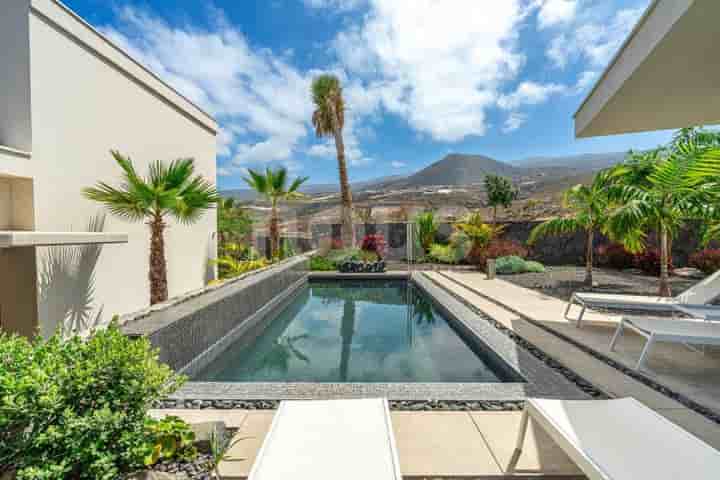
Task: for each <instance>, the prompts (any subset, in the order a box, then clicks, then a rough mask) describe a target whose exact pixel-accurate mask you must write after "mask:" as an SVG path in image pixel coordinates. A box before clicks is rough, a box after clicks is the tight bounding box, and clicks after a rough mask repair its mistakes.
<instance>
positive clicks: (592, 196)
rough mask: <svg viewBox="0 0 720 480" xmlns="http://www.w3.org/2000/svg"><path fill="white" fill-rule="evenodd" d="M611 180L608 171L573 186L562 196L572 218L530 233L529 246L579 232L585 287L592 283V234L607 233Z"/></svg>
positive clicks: (554, 219)
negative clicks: (557, 236)
mask: <svg viewBox="0 0 720 480" xmlns="http://www.w3.org/2000/svg"><path fill="white" fill-rule="evenodd" d="M609 183H610V177H609V174H608V172H607V171H602V172H599V173H598V174H597V175H595V178H594V179H593V182H592V183H591V184H590V185H582V184H579V185H575V186H574V187H572V188H571V189H569V190H567V191H566V192H565V194H564V196H563V204H564V206H565V207H566V208H568V209H570V211H571V212H572V213H571V216H569V217H558V218H553V219H551V220H548V221H546V222H543V223H541V224H540V225H538V226H536V227H535V228H534V229H533V230H532V232H530V238H529V239H528V243H529V244H531V245H532V244H533V243H535V242H536V241H537V240H538V239H539V238H541V237H545V236H548V235H562V234H567V233H574V232H576V231H579V230H582V231H584V232H585V236H586V240H585V242H586V244H585V285H587V286H592V284H593V263H594V261H593V253H594V248H593V244H594V239H595V233H596V232H598V231H606V227H607V221H608V213H609V212H608V209H609V208H610V202H609V199H608V195H607V188H608V185H609Z"/></svg>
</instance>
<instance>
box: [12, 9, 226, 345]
mask: <svg viewBox="0 0 720 480" xmlns="http://www.w3.org/2000/svg"><path fill="white" fill-rule="evenodd" d="M0 13H1V14H0V63H1V64H2V68H0V105H2V108H1V109H0V230H2V231H3V232H0V326H1V327H2V328H3V329H6V330H11V331H16V332H19V333H22V334H26V335H29V334H32V333H33V332H34V331H35V330H36V329H38V328H39V330H40V332H41V333H42V334H44V335H47V334H50V333H52V332H53V331H54V330H55V329H56V328H57V327H59V326H62V327H64V328H66V329H77V330H83V329H87V328H89V327H92V326H93V325H95V324H96V323H102V322H105V321H107V320H109V318H110V317H111V316H112V315H113V314H115V313H118V314H122V313H128V312H132V311H134V310H137V309H140V308H143V307H145V306H147V305H148V303H149V287H148V255H149V253H148V244H149V233H148V229H147V226H146V225H144V224H141V223H126V222H123V221H121V220H118V219H116V218H114V217H111V216H109V215H108V216H107V217H106V218H105V220H104V222H103V218H102V214H103V209H102V208H101V207H100V206H99V205H98V204H96V203H94V202H91V201H89V200H86V199H84V198H83V197H82V195H81V189H82V188H83V187H87V186H92V185H93V184H95V183H96V182H97V181H99V180H103V181H108V182H116V181H117V180H118V179H119V168H118V166H117V165H116V164H115V162H114V161H113V160H112V158H111V157H110V154H109V150H110V149H118V150H120V151H121V152H122V153H124V154H127V155H129V156H130V157H131V158H132V159H133V161H134V162H135V164H136V166H137V167H138V169H139V170H140V171H145V170H146V168H147V166H148V163H149V162H150V161H153V160H157V159H162V160H171V159H174V158H178V157H193V158H195V161H196V165H197V169H198V173H200V174H202V175H203V176H205V177H206V178H208V179H210V180H211V181H213V182H214V181H215V168H216V167H215V151H216V139H215V136H216V133H217V124H216V122H215V121H214V120H213V118H212V117H210V116H209V115H208V114H206V113H205V112H203V111H202V110H201V109H200V108H198V107H197V106H195V105H194V104H192V103H191V102H190V101H189V100H187V99H186V98H185V97H183V96H182V95H181V94H179V93H178V92H176V91H175V90H174V89H173V88H171V87H170V86H168V85H167V84H166V83H164V82H163V81H162V80H160V79H159V78H158V77H157V76H155V75H154V74H153V73H152V72H150V71H149V70H147V69H146V68H144V67H143V66H141V65H140V64H139V63H138V62H136V61H135V60H133V59H132V58H131V57H129V56H128V55H127V54H126V53H125V52H123V51H122V50H121V49H119V48H118V47H117V46H116V45H114V44H113V43H112V42H110V41H109V40H108V39H107V38H105V37H104V36H103V35H102V34H100V33H99V32H97V31H96V30H94V29H93V28H92V27H91V26H90V25H88V24H87V23H86V22H85V21H83V20H82V19H81V18H80V17H78V16H77V15H76V14H74V13H73V12H72V11H70V10H69V9H68V8H67V7H66V6H64V5H63V4H62V3H60V2H59V1H56V0H3V1H2V6H1V7H0ZM215 228H216V217H215V212H214V211H211V212H209V213H208V214H206V215H205V216H204V217H203V218H202V219H201V220H200V221H199V222H198V223H196V224H194V225H192V226H184V225H175V224H171V225H170V226H169V228H168V229H167V232H166V255H167V261H168V281H169V288H170V295H171V296H174V295H178V294H181V293H183V292H187V291H189V290H194V289H197V288H200V287H202V286H203V285H204V283H205V282H206V281H207V280H208V279H209V278H210V277H212V270H213V269H212V268H209V267H208V259H209V258H213V257H214V256H215V239H214V236H215V235H214V233H215ZM28 231H31V232H34V233H31V234H27V232H28ZM85 231H95V232H96V233H88V234H83V233H78V232H85ZM41 232H43V233H41ZM48 232H51V233H48ZM52 232H55V233H52ZM57 232H59V233H57ZM69 232H74V233H69ZM98 232H105V233H98ZM105 243H116V244H115V245H104V244H105Z"/></svg>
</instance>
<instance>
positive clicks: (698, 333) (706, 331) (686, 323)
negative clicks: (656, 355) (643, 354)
mask: <svg viewBox="0 0 720 480" xmlns="http://www.w3.org/2000/svg"><path fill="white" fill-rule="evenodd" d="M625 321H626V322H629V323H631V324H632V325H635V326H636V327H637V328H639V329H641V330H643V331H645V332H648V333H652V334H655V335H657V336H659V337H661V338H664V337H678V338H687V339H692V338H696V339H705V338H707V339H718V340H720V322H713V321H707V320H702V319H678V318H653V317H643V318H632V319H626V320H625Z"/></svg>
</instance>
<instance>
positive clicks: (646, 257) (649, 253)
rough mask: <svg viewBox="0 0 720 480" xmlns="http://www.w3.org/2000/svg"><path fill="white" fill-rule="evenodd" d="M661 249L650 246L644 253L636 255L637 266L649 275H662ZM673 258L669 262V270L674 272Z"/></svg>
mask: <svg viewBox="0 0 720 480" xmlns="http://www.w3.org/2000/svg"><path fill="white" fill-rule="evenodd" d="M660 265H661V262H660V250H659V249H657V248H648V249H646V250H645V251H644V252H642V253H638V254H637V255H635V266H636V267H637V268H639V269H640V270H642V271H643V272H645V273H647V274H648V275H654V276H656V277H657V276H660ZM672 271H673V264H672V258H670V261H669V262H668V272H670V273H672Z"/></svg>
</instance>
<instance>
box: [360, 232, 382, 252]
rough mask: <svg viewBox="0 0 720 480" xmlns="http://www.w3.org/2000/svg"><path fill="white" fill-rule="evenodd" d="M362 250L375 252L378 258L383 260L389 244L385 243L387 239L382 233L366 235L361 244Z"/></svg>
mask: <svg viewBox="0 0 720 480" xmlns="http://www.w3.org/2000/svg"><path fill="white" fill-rule="evenodd" d="M360 249H361V250H365V251H367V252H375V253H376V254H377V256H378V257H380V258H383V257H384V256H385V252H386V250H387V243H385V237H384V236H383V235H382V233H376V234H373V235H365V237H364V238H363V240H362V242H361V243H360Z"/></svg>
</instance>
